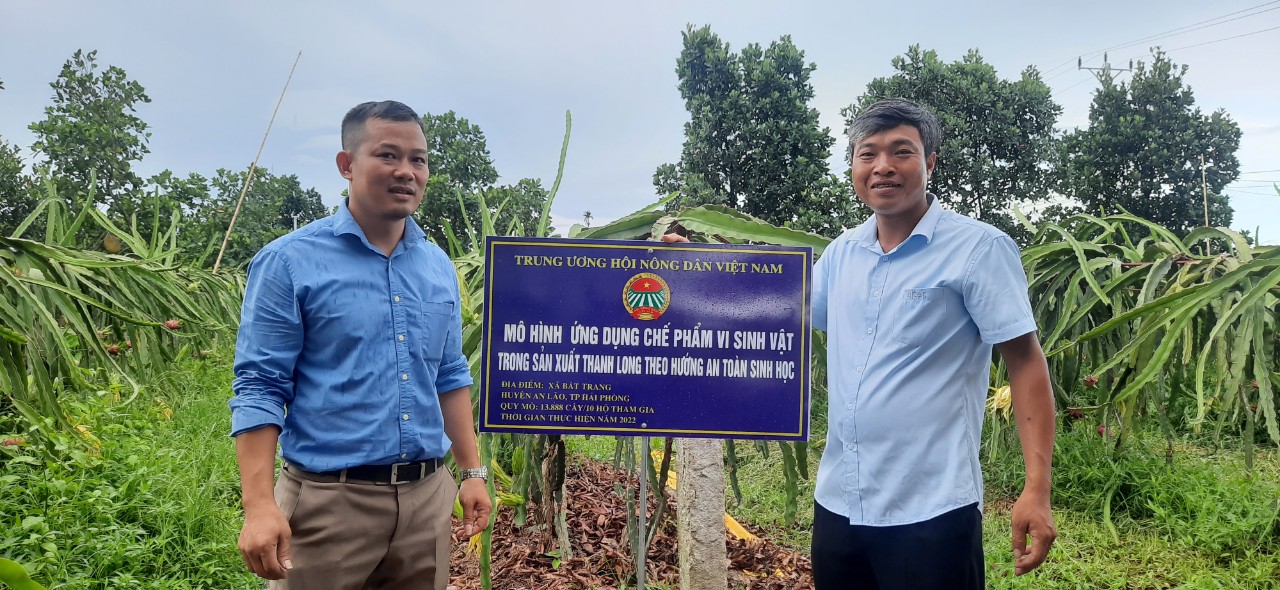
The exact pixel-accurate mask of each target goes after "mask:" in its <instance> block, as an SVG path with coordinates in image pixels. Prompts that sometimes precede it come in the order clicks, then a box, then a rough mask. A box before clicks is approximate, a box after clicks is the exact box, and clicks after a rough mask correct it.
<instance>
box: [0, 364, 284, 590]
mask: <svg viewBox="0 0 1280 590" xmlns="http://www.w3.org/2000/svg"><path fill="white" fill-rule="evenodd" d="M229 372H230V358H229V357H228V355H227V352H226V351H219V352H217V353H215V354H213V355H211V356H210V357H209V358H208V359H205V360H193V359H186V360H183V361H180V362H178V363H176V364H175V365H174V366H173V367H172V368H171V370H170V371H168V372H166V373H165V374H163V375H158V376H156V378H155V379H154V380H149V381H148V382H147V383H146V387H147V389H148V390H149V391H152V392H154V394H153V395H150V396H148V398H147V399H145V400H139V401H138V402H135V403H132V404H122V403H120V402H118V401H114V398H113V395H112V394H111V393H110V392H109V391H104V392H100V393H98V394H90V395H87V396H74V397H73V398H72V399H70V400H69V401H68V404H67V409H68V413H69V415H70V416H71V417H72V419H73V420H74V421H75V422H76V424H77V425H79V426H81V427H82V428H83V430H77V431H74V432H73V433H71V434H64V435H60V436H59V440H61V441H62V443H61V444H63V446H65V447H67V448H81V447H84V446H85V445H84V443H83V441H76V440H71V439H72V438H75V439H79V438H81V436H80V435H79V434H76V433H79V432H84V433H91V436H92V437H93V441H95V444H93V445H90V446H89V447H88V450H87V452H80V453H76V454H63V455H61V456H60V457H59V458H58V459H57V460H50V459H47V458H46V457H44V456H43V455H41V454H40V453H37V452H35V450H36V449H35V448H33V447H30V446H16V447H15V446H10V447H0V515H3V516H0V555H5V556H6V557H9V558H11V559H13V560H14V561H16V562H18V563H20V564H22V565H23V566H25V568H26V569H27V571H29V572H30V574H31V576H32V577H33V578H34V579H36V580H39V581H42V582H45V583H47V584H49V586H50V587H52V588H58V589H66V590H73V589H76V590H89V589H94V590H97V589H101V590H106V589H114V588H156V589H159V588H164V589H174V590H176V589H196V588H257V587H259V585H260V584H259V582H260V581H255V578H254V576H253V575H252V574H250V573H249V572H248V571H247V570H246V569H245V567H244V565H243V563H242V562H241V560H240V557H239V555H238V554H237V553H236V549H235V541H234V540H235V536H236V533H237V531H238V528H239V518H240V510H239V484H238V478H237V472H236V465H235V459H234V457H235V451H234V448H233V442H232V440H231V438H230V437H228V436H227V432H228V430H229V428H230V425H229V417H228V415H227V411H226V400H227V397H228V396H229V395H230V393H229V390H228V389H227V378H228V375H229ZM13 426H14V422H12V421H6V420H5V418H4V417H3V416H0V437H3V436H10V435H12V434H20V433H21V432H20V431H18V432H14V431H12V430H11V429H12V428H13ZM86 436H90V435H89V434H86Z"/></svg>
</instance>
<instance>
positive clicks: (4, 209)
mask: <svg viewBox="0 0 1280 590" xmlns="http://www.w3.org/2000/svg"><path fill="white" fill-rule="evenodd" d="M39 201H40V199H39V197H37V196H36V186H35V182H34V181H32V179H31V177H30V176H27V175H26V174H25V173H24V172H23V165H22V156H21V155H19V154H18V146H16V145H13V144H11V143H9V142H6V141H5V140H4V138H0V235H5V236H7V235H10V234H12V233H13V230H15V229H17V227H18V224H20V223H22V220H24V219H26V218H27V216H28V215H30V214H31V212H32V211H33V210H35V207H36V204H37V203H39Z"/></svg>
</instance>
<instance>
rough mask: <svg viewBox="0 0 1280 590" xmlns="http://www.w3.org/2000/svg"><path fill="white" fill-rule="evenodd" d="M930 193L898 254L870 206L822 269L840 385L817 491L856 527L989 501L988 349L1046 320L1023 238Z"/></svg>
mask: <svg viewBox="0 0 1280 590" xmlns="http://www.w3.org/2000/svg"><path fill="white" fill-rule="evenodd" d="M932 201H933V202H932V203H931V204H930V206H929V210H928V211H927V212H926V213H925V215H924V217H923V218H921V220H920V222H919V223H918V224H917V225H916V228H915V231H914V232H912V234H911V235H910V237H908V238H907V239H906V240H905V241H904V242H902V243H901V244H899V245H898V247H896V248H894V249H893V250H892V251H890V252H884V251H883V250H882V249H881V248H880V242H879V240H878V239H877V231H876V218H875V216H872V218H871V219H869V220H867V222H865V223H863V224H862V225H861V226H859V227H857V228H854V229H852V230H849V231H847V232H845V233H844V234H843V235H841V236H840V237H839V238H837V239H836V240H835V241H833V242H832V243H831V245H830V246H828V247H827V248H826V250H825V251H824V252H823V255H822V258H821V259H819V260H818V262H817V264H816V265H815V266H814V277H813V325H814V327H815V328H817V329H820V330H826V332H827V375H828V376H827V380H828V388H829V391H830V397H829V410H828V429H827V445H826V449H825V451H824V452H823V455H822V461H821V463H820V464H819V466H818V479H817V488H816V490H815V492H814V496H815V499H816V500H817V502H818V503H819V504H821V505H822V506H823V507H824V508H826V509H827V510H830V511H832V512H835V513H837V514H841V515H843V516H847V517H848V518H849V522H850V523H851V524H855V525H870V526H889V525H901V524H911V523H916V522H921V521H924V520H928V519H930V518H933V517H935V516H938V515H940V514H943V513H945V512H947V511H950V510H953V509H955V508H959V507H961V506H965V505H968V504H973V503H975V502H977V503H980V502H981V501H982V490H983V488H982V471H981V468H980V466H979V463H978V448H979V444H980V440H981V436H982V419H983V409H984V404H985V401H986V396H987V388H988V385H989V379H990V366H991V348H992V345H993V344H997V343H1000V342H1005V341H1008V340H1012V339H1013V338H1016V337H1018V336H1022V335H1024V334H1027V333H1030V332H1034V331H1035V329H1036V325H1035V320H1034V318H1033V316H1032V313H1031V305H1030V302H1029V300H1028V298H1027V279H1026V274H1025V273H1024V271H1023V268H1022V264H1021V261H1020V258H1019V254H1018V247H1017V244H1015V243H1014V241H1013V240H1012V239H1010V238H1009V236H1007V235H1005V234H1004V233H1002V232H1001V231H1000V230H997V229H995V228H994V227H991V226H990V225H987V224H985V223H982V222H980V221H977V220H974V219H971V218H969V217H965V216H963V215H959V214H956V213H953V212H951V211H948V210H946V209H944V208H942V206H941V205H940V204H939V203H938V201H937V199H932Z"/></svg>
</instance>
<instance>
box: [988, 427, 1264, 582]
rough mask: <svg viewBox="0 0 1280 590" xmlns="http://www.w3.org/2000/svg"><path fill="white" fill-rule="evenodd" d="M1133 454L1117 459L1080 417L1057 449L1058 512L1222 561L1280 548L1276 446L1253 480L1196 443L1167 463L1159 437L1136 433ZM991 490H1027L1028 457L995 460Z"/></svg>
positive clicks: (1115, 537) (1115, 536)
mask: <svg viewBox="0 0 1280 590" xmlns="http://www.w3.org/2000/svg"><path fill="white" fill-rule="evenodd" d="M1132 438H1133V447H1132V448H1131V449H1130V452H1128V453H1125V454H1123V455H1121V456H1118V457H1116V456H1113V449H1112V444H1111V441H1109V440H1107V439H1106V438H1104V437H1103V436H1100V435H1099V434H1098V431H1097V424H1096V423H1094V422H1092V421H1088V420H1078V421H1074V422H1073V423H1071V424H1069V425H1067V426H1066V427H1064V431H1063V432H1061V433H1060V434H1059V437H1058V441H1057V443H1056V446H1055V449H1054V461H1053V476H1054V477H1053V501H1054V506H1055V508H1058V509H1065V510H1072V511H1078V512H1082V513H1086V514H1090V515H1092V516H1094V517H1095V518H1098V519H1099V520H1100V522H1101V523H1102V524H1103V525H1104V526H1105V527H1107V528H1108V529H1109V530H1110V531H1111V536H1112V541H1113V542H1116V543H1118V542H1120V539H1121V533H1122V532H1123V533H1125V534H1128V531H1130V530H1134V529H1141V530H1147V531H1151V532H1154V533H1155V534H1158V535H1160V536H1161V537H1163V538H1164V539H1166V540H1168V541H1169V542H1172V543H1177V544H1179V545H1182V546H1185V547H1187V548H1194V550H1195V551H1196V552H1197V553H1198V554H1200V555H1203V556H1205V557H1207V558H1209V559H1212V560H1215V561H1217V562H1218V564H1221V565H1225V564H1228V563H1231V562H1233V561H1236V560H1241V559H1249V558H1251V557H1253V556H1256V555H1257V554H1259V553H1275V552H1276V550H1277V549H1280V520H1278V519H1277V513H1278V512H1280V504H1278V503H1277V499H1280V482H1278V481H1277V480H1276V479H1275V476H1276V475H1277V473H1276V472H1275V470H1276V469H1277V468H1278V467H1280V465H1277V464H1275V457H1274V449H1273V450H1272V452H1271V455H1272V458H1271V460H1270V461H1269V462H1268V463H1267V464H1266V465H1265V466H1264V469H1265V470H1266V472H1264V473H1263V474H1261V475H1264V476H1261V477H1250V476H1249V475H1248V474H1247V473H1245V472H1243V470H1241V469H1240V465H1239V464H1238V463H1236V461H1239V460H1240V458H1241V454H1240V453H1236V454H1235V455H1234V456H1232V459H1233V460H1232V461H1230V462H1223V461H1222V460H1221V459H1215V458H1214V457H1213V456H1212V455H1205V454H1204V451H1203V450H1201V449H1199V448H1198V447H1195V446H1190V445H1185V444H1180V445H1179V447H1178V448H1179V450H1180V451H1181V452H1179V453H1176V454H1174V455H1171V456H1169V458H1168V459H1167V460H1166V459H1165V457H1162V456H1161V455H1162V453H1159V452H1158V451H1157V448H1155V447H1156V445H1159V444H1160V442H1161V441H1159V439H1158V437H1151V436H1148V435H1147V434H1146V433H1145V432H1140V433H1135V434H1134V435H1133V437H1132ZM986 464H987V470H986V472H987V484H988V490H989V491H991V492H994V493H996V494H997V495H998V496H1005V497H1013V496H1015V495H1016V494H1017V493H1018V492H1019V491H1020V490H1021V489H1022V482H1023V473H1022V463H1021V457H1020V456H1019V455H1018V454H1017V453H1002V454H999V455H996V456H988V457H987V461H986Z"/></svg>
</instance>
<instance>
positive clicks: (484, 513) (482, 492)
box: [458, 477, 493, 538]
mask: <svg viewBox="0 0 1280 590" xmlns="http://www.w3.org/2000/svg"><path fill="white" fill-rule="evenodd" d="M458 503H459V504H461V505H462V522H463V525H464V526H463V531H464V532H465V533H466V535H467V538H471V537H473V536H475V535H476V533H479V532H480V531H483V530H485V529H486V528H488V527H489V513H490V512H492V511H493V502H491V501H489V490H487V489H485V485H484V480H483V479H480V478H478V477H469V478H467V479H464V480H462V485H461V486H459V487H458Z"/></svg>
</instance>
